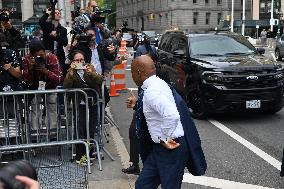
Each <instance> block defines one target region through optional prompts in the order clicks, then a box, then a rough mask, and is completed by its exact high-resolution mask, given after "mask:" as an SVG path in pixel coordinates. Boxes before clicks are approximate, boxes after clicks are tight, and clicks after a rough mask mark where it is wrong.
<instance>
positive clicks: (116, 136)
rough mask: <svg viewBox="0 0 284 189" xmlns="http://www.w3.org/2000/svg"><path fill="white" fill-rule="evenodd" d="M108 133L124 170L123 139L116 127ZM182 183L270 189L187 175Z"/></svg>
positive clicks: (225, 188)
mask: <svg viewBox="0 0 284 189" xmlns="http://www.w3.org/2000/svg"><path fill="white" fill-rule="evenodd" d="M129 89H131V90H137V88H129ZM106 111H107V112H109V113H108V115H110V116H111V117H112V115H111V113H110V110H109V108H106ZM110 133H111V135H112V138H113V140H114V145H115V146H116V149H117V152H118V154H119V156H120V160H121V164H122V166H123V167H124V168H126V167H128V166H129V154H128V151H127V149H126V147H125V144H124V142H123V140H122V139H123V138H122V137H121V135H120V133H119V131H118V130H117V128H116V127H110ZM127 178H128V181H129V185H130V188H131V189H134V187H135V186H134V183H135V180H136V179H137V177H136V176H131V175H127ZM183 182H185V183H191V184H196V185H202V186H208V187H215V188H222V189H270V188H267V187H262V186H256V185H252V184H246V183H240V182H234V181H229V180H224V179H218V178H213V177H206V176H193V175H191V174H189V173H184V175H183Z"/></svg>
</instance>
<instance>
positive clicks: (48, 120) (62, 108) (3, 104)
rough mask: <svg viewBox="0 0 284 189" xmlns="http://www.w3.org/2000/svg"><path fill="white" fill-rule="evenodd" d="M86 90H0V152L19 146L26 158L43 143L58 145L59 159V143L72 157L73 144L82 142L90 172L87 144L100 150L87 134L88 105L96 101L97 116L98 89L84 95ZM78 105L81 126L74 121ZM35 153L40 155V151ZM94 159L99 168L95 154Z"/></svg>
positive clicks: (97, 144) (88, 130)
mask: <svg viewBox="0 0 284 189" xmlns="http://www.w3.org/2000/svg"><path fill="white" fill-rule="evenodd" d="M88 91H89V89H86V90H82V89H56V90H44V91H38V90H36V91H12V92H0V153H1V154H2V153H3V154H5V153H10V152H13V151H19V150H20V151H21V152H23V156H24V158H25V159H29V158H30V155H31V152H32V151H35V153H37V151H38V150H41V149H42V148H45V147H58V148H59V156H60V158H59V160H60V159H61V160H62V159H63V152H62V151H63V150H64V149H63V146H69V147H71V150H72V153H71V156H72V157H71V159H73V144H83V145H84V146H85V149H86V156H87V170H88V173H91V167H90V154H89V149H90V146H89V145H90V144H91V146H93V147H94V148H96V151H97V152H99V151H100V145H99V143H98V142H97V140H95V139H94V138H91V137H90V128H89V125H90V124H89V107H90V106H89V105H90V103H91V104H93V105H96V107H97V115H98V120H100V112H101V109H100V108H101V107H100V106H99V103H98V101H99V95H98V93H97V92H96V91H92V93H93V95H88V93H89V92H88ZM79 106H81V107H85V110H84V111H85V122H86V125H83V126H82V125H80V123H79V122H78V116H77V115H78V113H79V111H80V109H79ZM81 115H82V114H81ZM98 122H99V121H98ZM97 124H98V125H99V123H97ZM82 127H85V137H81V136H80V135H79V130H80V129H81V128H82ZM38 154H39V155H41V151H40V153H38ZM43 157H44V156H43ZM98 159H99V168H100V169H101V161H100V157H99V155H98ZM60 165H61V164H59V165H51V167H55V166H60ZM42 167H45V168H46V167H50V165H48V166H42Z"/></svg>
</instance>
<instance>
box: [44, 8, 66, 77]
mask: <svg viewBox="0 0 284 189" xmlns="http://www.w3.org/2000/svg"><path fill="white" fill-rule="evenodd" d="M51 12H52V11H51V9H47V10H46V13H45V14H44V15H43V16H42V17H41V18H40V20H39V25H40V27H41V29H42V31H43V36H42V37H43V44H44V46H45V50H49V51H51V52H52V53H54V54H56V56H57V57H58V60H59V63H60V65H61V67H62V69H63V72H64V74H65V73H66V71H67V66H66V65H65V53H64V49H63V47H66V46H67V44H68V38H67V29H66V28H64V27H63V26H61V25H60V23H59V21H60V19H61V12H60V11H59V10H57V9H55V22H54V24H53V23H52V19H51V17H52V16H51Z"/></svg>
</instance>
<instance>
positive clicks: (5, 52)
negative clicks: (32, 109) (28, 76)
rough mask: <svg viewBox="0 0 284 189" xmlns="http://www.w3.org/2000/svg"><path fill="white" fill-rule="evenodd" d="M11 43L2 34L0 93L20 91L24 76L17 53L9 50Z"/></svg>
mask: <svg viewBox="0 0 284 189" xmlns="http://www.w3.org/2000/svg"><path fill="white" fill-rule="evenodd" d="M8 47H9V43H8V42H7V40H6V37H5V35H4V34H3V33H0V48H1V49H0V66H1V67H0V91H16V90H19V89H20V86H19V80H20V78H21V76H22V73H21V69H20V63H19V61H18V57H17V55H16V53H15V51H13V50H11V49H9V48H8Z"/></svg>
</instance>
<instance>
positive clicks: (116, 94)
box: [109, 74, 119, 97]
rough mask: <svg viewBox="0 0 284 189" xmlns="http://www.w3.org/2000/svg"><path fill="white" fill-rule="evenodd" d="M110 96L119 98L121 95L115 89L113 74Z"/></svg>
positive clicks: (112, 76)
mask: <svg viewBox="0 0 284 189" xmlns="http://www.w3.org/2000/svg"><path fill="white" fill-rule="evenodd" d="M109 96H110V97H114V96H119V93H117V92H116V89H115V80H114V75H113V74H111V80H110V90H109Z"/></svg>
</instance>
